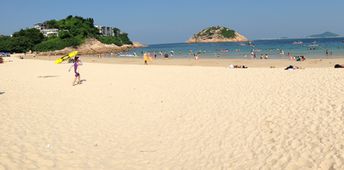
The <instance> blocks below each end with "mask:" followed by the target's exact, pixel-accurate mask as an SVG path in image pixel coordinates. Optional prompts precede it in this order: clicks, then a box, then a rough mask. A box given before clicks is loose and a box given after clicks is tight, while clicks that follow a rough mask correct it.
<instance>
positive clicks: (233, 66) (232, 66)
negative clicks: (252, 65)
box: [229, 64, 248, 69]
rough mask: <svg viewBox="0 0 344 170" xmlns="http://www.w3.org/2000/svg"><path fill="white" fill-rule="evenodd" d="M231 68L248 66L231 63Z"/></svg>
mask: <svg viewBox="0 0 344 170" xmlns="http://www.w3.org/2000/svg"><path fill="white" fill-rule="evenodd" d="M229 68H231V69H233V68H248V67H247V66H245V65H233V64H231V65H229Z"/></svg>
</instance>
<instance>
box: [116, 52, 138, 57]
mask: <svg viewBox="0 0 344 170" xmlns="http://www.w3.org/2000/svg"><path fill="white" fill-rule="evenodd" d="M119 56H120V57H136V56H137V55H136V53H133V54H119Z"/></svg>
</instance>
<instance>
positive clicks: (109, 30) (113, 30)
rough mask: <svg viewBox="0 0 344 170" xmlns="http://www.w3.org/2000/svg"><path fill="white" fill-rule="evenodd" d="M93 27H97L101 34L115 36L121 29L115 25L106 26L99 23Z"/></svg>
mask: <svg viewBox="0 0 344 170" xmlns="http://www.w3.org/2000/svg"><path fill="white" fill-rule="evenodd" d="M95 27H96V28H98V30H99V34H101V35H103V36H109V37H110V36H111V37H114V36H115V37H117V36H118V35H120V34H121V31H120V30H119V29H118V28H115V27H107V26H99V25H96V26H95Z"/></svg>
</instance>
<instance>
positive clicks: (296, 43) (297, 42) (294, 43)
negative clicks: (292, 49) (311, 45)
mask: <svg viewBox="0 0 344 170" xmlns="http://www.w3.org/2000/svg"><path fill="white" fill-rule="evenodd" d="M301 44H303V42H302V41H294V42H293V45H301Z"/></svg>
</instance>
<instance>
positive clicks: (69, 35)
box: [0, 16, 132, 52]
mask: <svg viewBox="0 0 344 170" xmlns="http://www.w3.org/2000/svg"><path fill="white" fill-rule="evenodd" d="M43 24H44V26H45V28H46V29H58V30H59V31H58V36H49V37H44V36H43V34H42V33H41V32H40V31H39V30H38V29H36V28H29V29H22V30H20V31H18V32H15V33H14V34H13V35H12V37H9V36H0V51H9V52H28V51H30V50H31V51H38V52H44V51H55V50H61V49H63V48H66V47H76V46H78V45H80V44H82V43H83V42H84V41H85V39H87V38H96V39H98V40H99V41H100V42H102V43H105V44H116V45H118V46H122V45H124V44H132V42H131V41H130V39H129V37H128V34H126V33H121V32H120V30H119V29H118V28H115V29H113V30H112V31H115V32H116V33H115V34H114V36H103V35H101V34H100V33H99V30H98V28H96V27H95V26H94V20H93V19H92V18H86V19H85V18H82V17H79V16H68V17H67V18H65V19H62V20H49V21H45V22H44V23H43Z"/></svg>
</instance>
